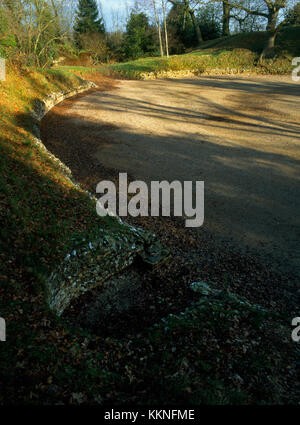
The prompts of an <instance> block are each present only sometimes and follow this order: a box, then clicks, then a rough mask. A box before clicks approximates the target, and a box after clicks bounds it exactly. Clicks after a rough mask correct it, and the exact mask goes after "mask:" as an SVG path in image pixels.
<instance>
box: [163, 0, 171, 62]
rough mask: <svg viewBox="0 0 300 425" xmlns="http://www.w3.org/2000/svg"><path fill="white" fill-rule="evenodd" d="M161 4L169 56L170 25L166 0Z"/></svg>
mask: <svg viewBox="0 0 300 425" xmlns="http://www.w3.org/2000/svg"><path fill="white" fill-rule="evenodd" d="M161 6H162V10H163V18H164V31H165V45H166V54H167V57H169V37H168V27H167V14H166V0H161Z"/></svg>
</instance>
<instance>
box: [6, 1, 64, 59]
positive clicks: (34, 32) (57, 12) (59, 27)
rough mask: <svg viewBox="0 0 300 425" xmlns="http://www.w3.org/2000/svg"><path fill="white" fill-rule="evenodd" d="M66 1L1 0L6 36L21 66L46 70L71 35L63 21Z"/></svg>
mask: <svg viewBox="0 0 300 425" xmlns="http://www.w3.org/2000/svg"><path fill="white" fill-rule="evenodd" d="M66 2H67V0H0V5H1V11H2V14H3V15H4V16H5V22H6V25H7V32H8V33H9V34H11V36H13V38H14V40H15V43H16V47H17V52H18V57H19V59H20V60H21V61H22V63H27V64H31V65H37V66H39V67H46V66H48V65H50V64H51V63H52V62H53V60H54V59H55V58H56V57H57V55H58V52H59V49H60V47H61V45H62V44H63V43H64V42H65V41H66V39H67V38H68V37H69V35H70V29H71V27H70V26H68V24H67V22H66V21H65V18H64V16H65V14H64V12H65V7H66Z"/></svg>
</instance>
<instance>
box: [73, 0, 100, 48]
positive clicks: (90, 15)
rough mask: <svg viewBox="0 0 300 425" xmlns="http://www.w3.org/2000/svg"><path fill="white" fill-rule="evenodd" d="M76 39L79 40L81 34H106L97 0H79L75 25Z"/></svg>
mask: <svg viewBox="0 0 300 425" xmlns="http://www.w3.org/2000/svg"><path fill="white" fill-rule="evenodd" d="M74 31H75V39H76V40H79V36H80V35H81V34H86V33H99V34H104V33H105V28H104V23H103V19H102V17H100V16H99V10H98V6H97V3H96V1H95V0H79V1H78V9H77V12H76V21H75V26H74Z"/></svg>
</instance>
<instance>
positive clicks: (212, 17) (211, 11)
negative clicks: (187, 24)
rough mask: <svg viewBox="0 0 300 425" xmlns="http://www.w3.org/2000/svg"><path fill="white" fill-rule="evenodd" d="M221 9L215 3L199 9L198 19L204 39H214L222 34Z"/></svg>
mask: <svg viewBox="0 0 300 425" xmlns="http://www.w3.org/2000/svg"><path fill="white" fill-rule="evenodd" d="M218 12H219V10H216V9H215V7H214V5H213V4H208V5H207V6H205V7H202V8H201V9H199V12H198V13H197V19H198V22H199V26H200V30H201V34H202V37H203V40H205V41H206V40H213V39H215V38H219V37H220V36H221V34H222V31H221V22H220V14H219V13H218Z"/></svg>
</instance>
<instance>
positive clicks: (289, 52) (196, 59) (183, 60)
mask: <svg viewBox="0 0 300 425" xmlns="http://www.w3.org/2000/svg"><path fill="white" fill-rule="evenodd" d="M266 36H267V33H266V32H260V33H251V34H238V35H233V36H230V37H223V38H220V39H217V40H210V41H207V42H205V43H203V45H202V46H201V48H200V49H197V50H193V51H191V52H189V53H187V54H184V55H178V56H177V55H176V56H171V57H170V58H144V59H139V60H136V61H131V62H126V63H121V64H113V65H110V66H107V67H103V68H102V69H101V70H102V72H103V73H105V74H107V75H112V76H117V77H121V78H129V79H145V78H155V77H163V76H167V77H168V76H170V77H172V76H175V75H176V74H177V75H179V76H180V72H181V71H191V72H193V73H194V74H195V75H200V74H207V73H208V74H209V73H218V74H219V73H223V74H228V73H229V74H233V73H243V72H250V73H258V74H288V73H290V72H291V69H292V68H291V59H292V58H293V57H295V56H299V55H300V48H299V42H298V40H299V38H300V27H299V26H295V27H286V28H284V29H283V30H282V31H280V33H279V35H278V38H277V56H276V57H275V59H272V60H267V59H265V60H263V61H262V62H261V63H259V64H258V63H257V58H258V54H259V53H260V52H261V51H262V49H263V46H264V43H265V39H266ZM172 73H173V74H172Z"/></svg>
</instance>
